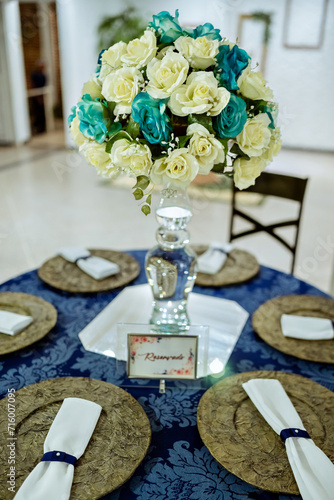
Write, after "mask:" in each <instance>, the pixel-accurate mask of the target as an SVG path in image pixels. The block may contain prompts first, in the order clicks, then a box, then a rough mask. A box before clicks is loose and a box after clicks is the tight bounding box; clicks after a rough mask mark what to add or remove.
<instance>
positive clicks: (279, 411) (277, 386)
mask: <svg viewBox="0 0 334 500" xmlns="http://www.w3.org/2000/svg"><path fill="white" fill-rule="evenodd" d="M242 386H243V388H244V390H245V391H246V393H247V394H248V396H249V397H250V399H251V400H252V402H253V403H254V405H255V406H256V408H257V409H258V410H259V412H260V413H261V415H262V416H263V418H264V419H265V420H266V421H267V423H268V424H269V425H270V426H271V427H272V429H273V430H274V431H275V432H276V433H277V434H280V433H281V431H283V430H284V429H291V430H292V431H294V434H295V436H298V433H300V432H301V431H305V430H306V429H305V427H304V426H303V423H302V421H301V419H300V417H299V415H298V413H297V411H296V410H295V407H294V406H293V404H292V402H291V400H290V398H289V396H288V395H287V393H286V392H285V390H284V388H283V386H282V385H281V383H280V382H279V380H275V379H252V380H249V381H248V382H245V383H244V384H242ZM285 447H286V452H287V455H288V460H289V462H290V465H291V469H292V472H293V474H294V476H295V479H296V482H297V485H298V488H299V491H300V494H301V496H302V497H303V499H304V500H333V495H334V464H332V462H331V461H330V460H329V458H328V457H327V456H326V455H325V454H324V453H323V451H321V450H320V448H318V447H317V446H316V444H315V443H314V441H312V439H310V438H305V437H288V438H287V439H286V440H285Z"/></svg>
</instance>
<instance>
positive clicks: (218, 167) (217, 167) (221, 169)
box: [211, 163, 226, 174]
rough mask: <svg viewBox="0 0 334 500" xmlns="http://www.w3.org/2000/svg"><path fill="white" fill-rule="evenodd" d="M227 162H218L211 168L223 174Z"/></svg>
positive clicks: (212, 170)
mask: <svg viewBox="0 0 334 500" xmlns="http://www.w3.org/2000/svg"><path fill="white" fill-rule="evenodd" d="M225 166H226V164H225V163H217V164H216V165H214V166H213V167H212V169H211V172H215V173H216V174H223V173H224V170H225Z"/></svg>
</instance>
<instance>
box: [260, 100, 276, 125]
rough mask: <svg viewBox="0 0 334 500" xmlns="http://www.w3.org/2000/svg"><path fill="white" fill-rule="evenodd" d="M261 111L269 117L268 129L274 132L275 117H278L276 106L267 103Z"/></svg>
mask: <svg viewBox="0 0 334 500" xmlns="http://www.w3.org/2000/svg"><path fill="white" fill-rule="evenodd" d="M263 111H264V112H265V113H267V115H268V116H269V120H270V123H269V125H268V127H269V128H271V129H272V130H274V129H275V126H276V121H277V116H278V108H277V107H276V106H274V105H273V104H271V103H269V102H268V103H267V104H266V105H265V106H264V109H263Z"/></svg>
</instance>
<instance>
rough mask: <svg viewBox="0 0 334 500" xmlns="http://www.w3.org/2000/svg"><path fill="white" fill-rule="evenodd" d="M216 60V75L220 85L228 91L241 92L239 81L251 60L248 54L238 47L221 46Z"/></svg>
mask: <svg viewBox="0 0 334 500" xmlns="http://www.w3.org/2000/svg"><path fill="white" fill-rule="evenodd" d="M216 60H217V66H216V68H215V72H214V73H215V76H216V78H217V79H218V81H219V83H220V84H221V85H222V86H223V87H226V88H227V90H239V87H238V84H237V80H238V78H239V76H240V75H241V73H242V72H243V70H244V69H245V68H247V66H248V62H249V60H250V57H249V55H248V54H247V52H246V51H245V50H243V49H239V47H238V46H237V45H234V47H233V48H232V49H230V47H229V45H221V46H220V47H219V52H218V54H217V56H216Z"/></svg>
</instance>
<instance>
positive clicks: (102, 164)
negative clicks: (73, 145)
mask: <svg viewBox="0 0 334 500" xmlns="http://www.w3.org/2000/svg"><path fill="white" fill-rule="evenodd" d="M105 147H106V145H105V143H102V144H99V143H98V142H95V141H86V142H85V143H84V144H82V145H81V146H80V151H81V152H82V154H83V155H84V157H85V158H86V160H87V163H89V165H93V166H94V167H95V168H96V170H97V173H98V174H99V175H100V176H101V177H104V178H105V179H111V178H114V177H117V175H118V174H119V170H118V168H117V167H116V165H114V164H113V163H112V162H111V161H110V156H109V154H108V153H106V150H105Z"/></svg>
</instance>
